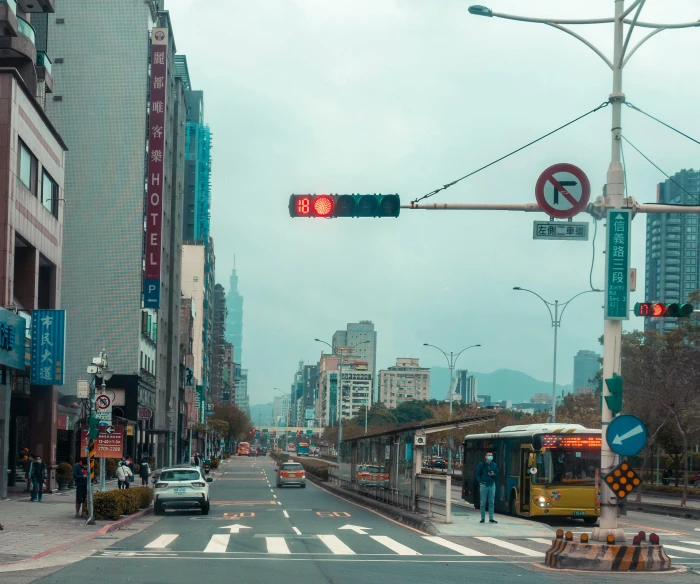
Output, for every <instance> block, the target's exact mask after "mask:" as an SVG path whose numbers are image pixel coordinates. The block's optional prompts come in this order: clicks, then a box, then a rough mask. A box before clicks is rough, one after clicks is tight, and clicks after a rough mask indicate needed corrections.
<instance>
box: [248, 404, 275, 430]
mask: <svg viewBox="0 0 700 584" xmlns="http://www.w3.org/2000/svg"><path fill="white" fill-rule="evenodd" d="M274 416H275V406H274V404H273V403H269V404H258V405H255V406H250V421H251V422H253V426H260V425H263V426H269V425H271V424H272V419H273V418H274Z"/></svg>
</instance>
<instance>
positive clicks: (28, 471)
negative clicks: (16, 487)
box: [24, 454, 34, 493]
mask: <svg viewBox="0 0 700 584" xmlns="http://www.w3.org/2000/svg"><path fill="white" fill-rule="evenodd" d="M27 460H28V461H29V464H27V463H26V462H25V465H24V472H25V478H26V479H27V489H26V490H27V491H28V492H30V493H31V491H32V465H33V464H34V455H33V454H30V455H29V457H28V458H27Z"/></svg>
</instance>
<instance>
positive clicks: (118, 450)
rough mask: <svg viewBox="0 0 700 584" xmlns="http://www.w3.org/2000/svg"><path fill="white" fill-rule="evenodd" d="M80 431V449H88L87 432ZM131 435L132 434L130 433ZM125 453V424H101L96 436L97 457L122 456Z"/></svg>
mask: <svg viewBox="0 0 700 584" xmlns="http://www.w3.org/2000/svg"><path fill="white" fill-rule="evenodd" d="M85 430H86V429H85V428H83V430H82V432H80V450H81V451H85V450H87V442H88V439H87V432H86V431H85ZM129 435H131V434H129ZM123 455H124V426H100V433H99V434H98V435H97V438H95V458H121V457H122V456H123Z"/></svg>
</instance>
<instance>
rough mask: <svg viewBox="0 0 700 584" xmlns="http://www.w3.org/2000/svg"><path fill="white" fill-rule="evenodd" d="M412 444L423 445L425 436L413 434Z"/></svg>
mask: <svg viewBox="0 0 700 584" xmlns="http://www.w3.org/2000/svg"><path fill="white" fill-rule="evenodd" d="M413 444H414V445H415V446H425V436H414V437H413Z"/></svg>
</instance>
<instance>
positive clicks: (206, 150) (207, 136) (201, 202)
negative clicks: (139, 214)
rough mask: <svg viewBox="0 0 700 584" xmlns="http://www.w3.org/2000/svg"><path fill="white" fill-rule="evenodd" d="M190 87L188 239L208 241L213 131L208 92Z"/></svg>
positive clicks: (187, 134)
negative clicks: (207, 107)
mask: <svg viewBox="0 0 700 584" xmlns="http://www.w3.org/2000/svg"><path fill="white" fill-rule="evenodd" d="M178 59H179V56H178V57H176V63H177V65H180V64H181V63H180V61H178ZM186 89H187V91H186V99H187V123H186V128H185V136H186V143H185V156H186V161H185V167H186V172H185V208H184V214H183V230H184V239H185V240H186V241H196V240H198V239H201V240H202V241H208V240H209V235H210V234H209V225H210V219H211V215H210V209H211V178H210V174H211V160H212V158H211V147H212V133H211V130H210V129H209V126H208V125H206V124H205V123H204V92H203V91H194V90H192V89H190V87H187V88H186Z"/></svg>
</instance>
